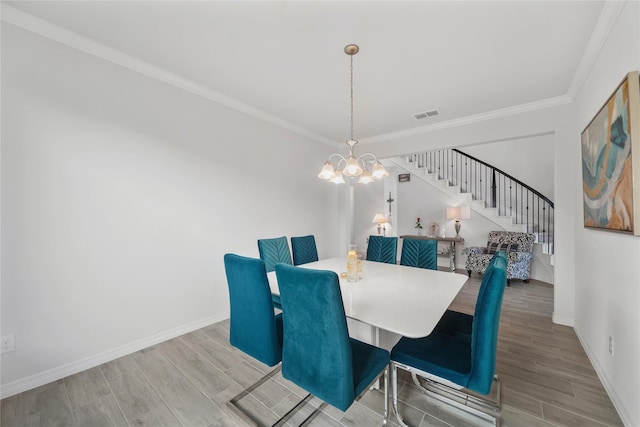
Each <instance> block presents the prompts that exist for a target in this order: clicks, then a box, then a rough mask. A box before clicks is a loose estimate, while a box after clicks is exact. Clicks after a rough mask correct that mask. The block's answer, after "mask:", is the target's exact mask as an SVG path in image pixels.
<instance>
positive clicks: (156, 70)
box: [0, 1, 625, 147]
mask: <svg viewBox="0 0 640 427" xmlns="http://www.w3.org/2000/svg"><path fill="white" fill-rule="evenodd" d="M624 5H625V2H618V1H606V2H605V4H604V6H603V8H602V11H601V12H600V17H599V18H598V22H597V24H596V27H595V29H594V31H593V34H592V35H591V38H590V39H589V43H588V44H587V47H586V49H585V53H584V55H583V57H582V59H581V61H580V64H579V66H578V69H577V71H576V73H575V74H574V77H573V79H572V81H571V84H570V86H569V90H568V92H567V94H566V95H561V96H557V97H554V98H548V99H544V100H540V101H535V102H531V103H527V104H521V105H516V106H512V107H507V108H503V109H499V110H494V111H489V112H485V113H480V114H475V115H471V116H466V117H461V118H457V119H453V120H448V121H444V122H440V123H435V124H432V125H426V126H420V127H415V128H410V129H405V130H401V131H397V132H391V133H387V134H381V135H376V136H372V137H368V138H362V139H360V140H359V143H361V144H369V143H376V142H384V141H390V140H394V139H399V138H404V137H408V136H414V135H420V134H426V133H430V132H434V131H437V130H442V129H447V128H453V127H457V126H464V125H469V124H472V123H478V122H482V121H486V120H493V119H497V118H501V117H508V116H513V115H516V114H522V113H526V112H531V111H536V110H541V109H545V108H551V107H555V106H559V105H565V104H569V103H571V102H573V100H574V98H575V97H576V96H577V94H578V92H579V90H580V88H581V87H582V85H583V84H584V82H585V80H586V78H587V76H588V75H589V72H590V71H591V68H592V67H593V65H594V63H595V61H596V59H597V56H598V54H599V53H600V50H601V49H602V46H603V45H604V43H605V41H606V39H607V37H608V35H609V33H610V32H611V29H612V28H613V26H614V25H615V22H616V20H617V19H618V16H619V15H620V13H621V12H622V9H623V8H624ZM0 6H1V13H0V19H1V20H2V21H4V22H7V23H9V24H12V25H15V26H17V27H20V28H22V29H24V30H27V31H30V32H32V33H35V34H38V35H40V36H43V37H46V38H48V39H51V40H54V41H56V42H58V43H61V44H64V45H66V46H69V47H72V48H74V49H77V50H80V51H82V52H85V53H88V54H90V55H93V56H96V57H98V58H101V59H104V60H106V61H109V62H112V63H114V64H117V65H120V66H123V67H125V68H128V69H130V70H132V71H135V72H138V73H140V74H143V75H146V76H148V77H151V78H153V79H156V80H159V81H162V82H164V83H166V84H169V85H172V86H174V87H177V88H179V89H182V90H186V91H188V92H191V93H193V94H195V95H198V96H201V97H203V98H205V99H208V100H210V101H212V102H215V103H217V104H220V105H224V106H226V107H228V108H231V109H234V110H236V111H239V112H241V113H243V114H246V115H249V116H252V117H255V118H257V119H259V120H262V121H264V122H267V123H270V124H272V125H274V126H277V127H280V128H283V129H286V130H288V131H290V132H293V133H295V134H298V135H301V136H304V137H306V138H309V139H311V140H314V141H317V142H320V143H323V144H327V145H330V146H332V147H336V146H339V143H337V142H336V141H334V140H331V139H329V138H326V137H324V136H322V135H319V134H317V133H315V132H312V131H310V130H308V129H306V128H303V127H301V126H298V125H295V124H293V123H291V122H289V121H286V120H284V119H282V118H280V117H276V116H274V115H271V114H269V113H267V112H265V111H262V110H260V109H257V108H255V107H252V106H250V105H248V104H245V103H243V102H240V101H238V100H236V99H234V98H231V97H229V96H227V95H224V94H222V93H220V92H217V91H214V90H211V89H209V88H207V87H205V86H203V85H200V84H198V83H195V82H193V81H191V80H188V79H185V78H183V77H180V76H178V75H176V74H173V73H171V72H169V71H167V70H164V69H162V68H160V67H156V66H154V65H151V64H149V63H147V62H144V61H141V60H139V59H137V58H134V57H132V56H130V55H127V54H125V53H123V52H120V51H118V50H116V49H113V48H110V47H108V46H105V45H103V44H101V43H98V42H96V41H94V40H91V39H89V38H87V37H84V36H81V35H80V34H77V33H74V32H72V31H69V30H67V29H64V28H62V27H60V26H58V25H55V24H52V23H50V22H48V21H45V20H43V19H40V18H37V17H35V16H33V15H29V14H27V13H24V12H22V11H20V10H18V9H15V8H13V7H11V6H8V5H6V4H1V5H0Z"/></svg>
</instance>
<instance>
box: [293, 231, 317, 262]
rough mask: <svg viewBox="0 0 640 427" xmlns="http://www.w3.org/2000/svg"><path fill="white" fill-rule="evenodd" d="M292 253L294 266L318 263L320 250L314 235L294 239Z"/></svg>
mask: <svg viewBox="0 0 640 427" xmlns="http://www.w3.org/2000/svg"><path fill="white" fill-rule="evenodd" d="M291 252H293V265H300V264H307V263H309V262H314V261H318V249H317V248H316V239H315V237H313V235H310V236H301V237H292V238H291Z"/></svg>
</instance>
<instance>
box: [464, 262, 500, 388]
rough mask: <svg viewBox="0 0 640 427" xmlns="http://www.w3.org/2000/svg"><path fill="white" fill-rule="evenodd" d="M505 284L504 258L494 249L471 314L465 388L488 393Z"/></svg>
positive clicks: (494, 362)
mask: <svg viewBox="0 0 640 427" xmlns="http://www.w3.org/2000/svg"><path fill="white" fill-rule="evenodd" d="M506 285H507V257H506V253H505V252H504V251H499V252H496V254H495V255H494V256H493V258H492V259H491V262H490V263H489V265H488V266H487V269H486V270H485V272H484V274H483V277H482V284H481V285H480V290H479V291H478V299H477V301H476V308H475V312H474V314H473V325H472V328H471V375H470V377H469V382H468V384H467V386H466V387H467V388H469V389H470V390H473V391H476V392H478V393H482V394H487V393H489V391H490V390H491V384H492V382H493V375H494V374H495V370H496V351H497V345H498V328H499V326H500V311H501V309H502V297H503V295H504V288H505V286H506Z"/></svg>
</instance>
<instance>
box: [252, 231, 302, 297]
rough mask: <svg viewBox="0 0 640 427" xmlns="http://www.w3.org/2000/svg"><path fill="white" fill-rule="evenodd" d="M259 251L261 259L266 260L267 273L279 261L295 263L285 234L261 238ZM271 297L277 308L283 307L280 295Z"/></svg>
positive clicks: (273, 268) (272, 269)
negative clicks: (271, 237)
mask: <svg viewBox="0 0 640 427" xmlns="http://www.w3.org/2000/svg"><path fill="white" fill-rule="evenodd" d="M258 252H259V253H260V259H261V260H263V261H264V265H265V267H266V269H267V273H269V272H271V271H274V270H275V266H276V264H277V263H279V262H283V263H285V264H293V262H292V261H291V252H289V243H288V242H287V238H286V237H285V236H282V237H275V238H273V239H259V240H258ZM271 298H272V300H273V306H274V307H275V308H282V305H281V304H280V296H279V295H276V294H273V295H272V296H271Z"/></svg>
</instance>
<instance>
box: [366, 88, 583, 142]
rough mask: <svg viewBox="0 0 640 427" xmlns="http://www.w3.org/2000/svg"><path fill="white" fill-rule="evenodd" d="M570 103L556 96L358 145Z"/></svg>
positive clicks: (399, 132)
mask: <svg viewBox="0 0 640 427" xmlns="http://www.w3.org/2000/svg"><path fill="white" fill-rule="evenodd" d="M571 102H573V100H572V99H571V98H570V97H569V96H567V95H562V96H556V97H554V98H547V99H543V100H541V101H535V102H529V103H527V104H520V105H515V106H513V107H507V108H501V109H499V110H493V111H488V112H486V113H480V114H474V115H472V116H466V117H461V118H458V119H453V120H447V121H444V122H440V123H434V124H432V125H427V126H420V127H415V128H411V129H406V130H401V131H398V132H391V133H387V134H383V135H378V136H372V137H369V138H363V139H361V140H360V143H364V144H372V143H376V142H386V141H392V140H395V139H400V138H405V137H408V136H414V135H421V134H425V133H430V132H435V131H437V130H442V129H448V128H453V127H458V126H465V125H470V124H473V123H478V122H484V121H487V120H494V119H498V118H502V117H508V116H515V115H517V114H522V113H528V112H531V111H537V110H543V109H546V108H552V107H557V106H561V105H566V104H570V103H571Z"/></svg>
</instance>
